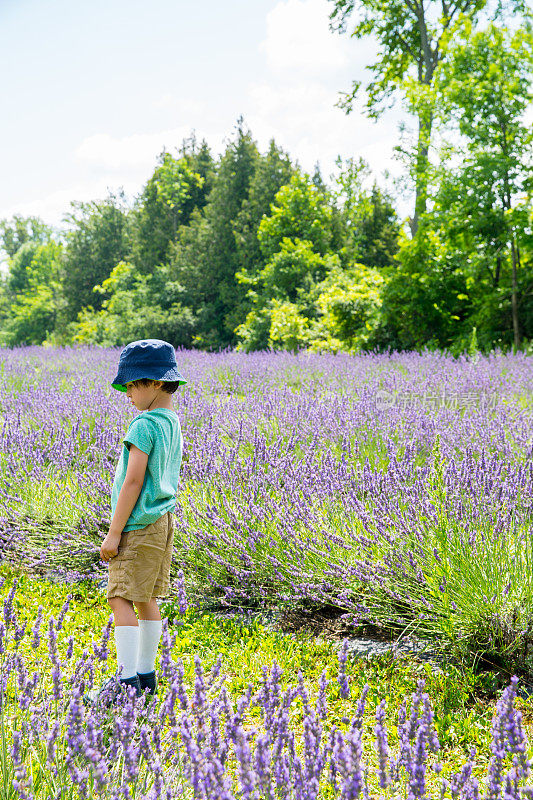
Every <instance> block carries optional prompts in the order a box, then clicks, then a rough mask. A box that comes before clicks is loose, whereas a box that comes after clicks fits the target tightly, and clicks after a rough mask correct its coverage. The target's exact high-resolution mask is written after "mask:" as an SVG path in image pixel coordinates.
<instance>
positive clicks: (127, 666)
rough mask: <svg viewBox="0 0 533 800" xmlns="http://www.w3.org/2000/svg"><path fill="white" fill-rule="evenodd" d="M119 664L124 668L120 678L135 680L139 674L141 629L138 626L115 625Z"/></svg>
mask: <svg viewBox="0 0 533 800" xmlns="http://www.w3.org/2000/svg"><path fill="white" fill-rule="evenodd" d="M115 645H116V648H117V664H118V666H119V667H121V666H122V672H121V674H120V678H133V676H134V675H135V673H136V672H137V652H138V650H139V628H138V627H137V625H118V626H117V625H115Z"/></svg>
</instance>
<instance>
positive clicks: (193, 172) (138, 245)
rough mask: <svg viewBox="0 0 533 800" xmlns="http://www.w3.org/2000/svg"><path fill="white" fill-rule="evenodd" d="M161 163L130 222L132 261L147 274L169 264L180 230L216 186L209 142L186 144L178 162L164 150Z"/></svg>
mask: <svg viewBox="0 0 533 800" xmlns="http://www.w3.org/2000/svg"><path fill="white" fill-rule="evenodd" d="M158 162H159V163H158V166H157V167H156V169H155V170H154V173H153V175H152V176H151V177H150V178H149V180H148V182H147V183H146V186H145V187H144V189H143V191H142V193H141V195H140V197H139V198H138V200H137V202H136V205H135V208H134V210H133V213H132V215H131V219H130V227H131V239H132V245H131V260H132V261H133V263H134V264H135V266H136V268H137V269H138V271H139V272H142V273H143V274H149V273H152V272H154V270H155V269H156V268H157V267H158V266H159V265H161V264H165V263H166V262H167V261H168V260H169V257H170V253H171V250H172V245H173V244H175V242H176V239H177V234H178V230H179V228H180V227H181V226H183V225H189V223H190V221H191V216H192V214H193V212H194V211H195V209H202V208H203V207H204V206H205V203H206V201H207V197H208V195H209V192H210V191H211V188H212V184H213V176H214V163H213V158H212V156H211V152H210V150H209V147H208V145H207V143H206V142H205V141H203V142H202V144H201V145H200V147H199V148H198V147H197V143H196V139H195V137H194V136H192V137H191V138H190V139H189V140H185V141H184V142H183V144H182V147H181V150H180V153H179V157H178V158H175V157H174V156H172V155H170V153H167V152H166V151H164V150H163V152H162V153H161V154H160V155H159V158H158Z"/></svg>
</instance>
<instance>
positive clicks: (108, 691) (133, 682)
mask: <svg viewBox="0 0 533 800" xmlns="http://www.w3.org/2000/svg"><path fill="white" fill-rule="evenodd" d="M128 686H133V687H134V688H135V694H136V695H137V697H140V696H141V694H142V690H141V684H140V681H139V676H138V675H133V677H131V678H120V680H118V681H117V679H116V678H115V677H111V678H109V679H108V680H107V681H106V682H105V683H104V685H103V686H101V687H100V689H92V690H91V691H90V692H88V693H87V694H86V695H84V697H83V702H84V703H85V705H89V704H93V703H98V705H102V706H106V707H107V706H110V705H111V704H112V703H114V702H116V700H117V699H118V698H119V697H120V695H121V694H123V692H124V689H126V687H128Z"/></svg>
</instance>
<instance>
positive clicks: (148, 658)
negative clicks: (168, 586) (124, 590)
mask: <svg viewBox="0 0 533 800" xmlns="http://www.w3.org/2000/svg"><path fill="white" fill-rule="evenodd" d="M135 606H136V608H137V611H138V612H139V655H138V659H137V672H138V673H139V675H146V674H147V673H150V672H153V671H154V669H155V657H156V655H157V648H158V647H159V640H160V639H161V629H162V623H161V614H160V612H159V606H158V605H157V601H156V599H155V597H152V599H151V600H149V601H148V602H147V603H140V602H135Z"/></svg>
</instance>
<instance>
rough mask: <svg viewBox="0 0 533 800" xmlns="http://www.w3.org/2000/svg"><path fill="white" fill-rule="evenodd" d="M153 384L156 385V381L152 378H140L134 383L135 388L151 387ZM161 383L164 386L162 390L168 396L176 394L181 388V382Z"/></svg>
mask: <svg viewBox="0 0 533 800" xmlns="http://www.w3.org/2000/svg"><path fill="white" fill-rule="evenodd" d="M151 383H156V381H155V380H152V379H151V378H139V379H138V380H136V381H132V384H133V386H149V385H150V384H151ZM161 383H162V384H163V386H162V387H161V389H162V390H163V391H164V392H166V393H167V394H174V392H175V391H176V389H177V388H178V386H179V381H161Z"/></svg>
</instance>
